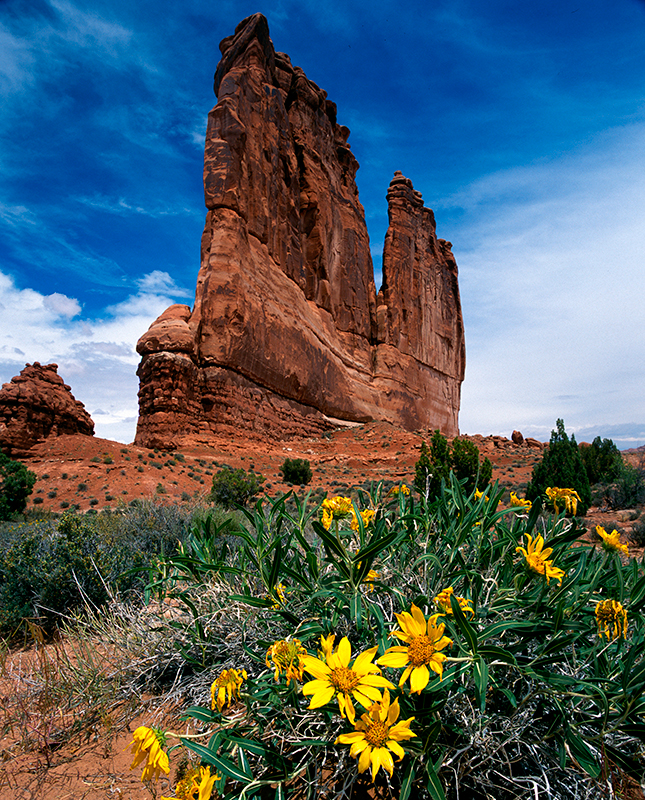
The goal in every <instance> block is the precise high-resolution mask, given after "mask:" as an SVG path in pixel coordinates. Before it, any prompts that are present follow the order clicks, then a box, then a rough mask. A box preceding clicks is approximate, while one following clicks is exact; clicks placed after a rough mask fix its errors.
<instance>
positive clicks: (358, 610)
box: [349, 589, 363, 631]
mask: <svg viewBox="0 0 645 800" xmlns="http://www.w3.org/2000/svg"><path fill="white" fill-rule="evenodd" d="M349 613H350V616H351V618H352V619H353V620H354V623H355V624H356V628H357V629H358V630H359V631H360V630H361V628H362V627H363V625H362V623H363V605H362V603H361V593H360V591H359V590H358V589H356V590H355V591H354V594H353V595H352V597H351V600H350V604H349Z"/></svg>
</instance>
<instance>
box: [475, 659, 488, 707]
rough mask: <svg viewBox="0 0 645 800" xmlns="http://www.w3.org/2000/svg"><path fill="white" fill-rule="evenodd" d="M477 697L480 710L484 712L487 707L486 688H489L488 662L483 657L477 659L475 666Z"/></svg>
mask: <svg viewBox="0 0 645 800" xmlns="http://www.w3.org/2000/svg"><path fill="white" fill-rule="evenodd" d="M473 677H474V679H475V697H476V699H477V700H478V702H479V710H480V711H481V712H482V713H483V712H484V709H485V708H486V690H487V689H488V664H487V663H486V662H485V661H484V659H483V658H481V657H480V658H478V659H477V660H476V661H475V668H474V676H473Z"/></svg>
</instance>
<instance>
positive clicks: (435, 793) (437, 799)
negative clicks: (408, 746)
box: [426, 761, 446, 800]
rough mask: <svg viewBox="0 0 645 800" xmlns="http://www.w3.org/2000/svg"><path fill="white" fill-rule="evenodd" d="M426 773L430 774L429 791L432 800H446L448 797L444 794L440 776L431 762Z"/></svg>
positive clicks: (428, 763) (427, 765)
mask: <svg viewBox="0 0 645 800" xmlns="http://www.w3.org/2000/svg"><path fill="white" fill-rule="evenodd" d="M426 772H427V774H428V784H427V789H428V791H429V792H430V796H431V797H432V800H446V795H445V794H444V791H443V786H442V785H441V781H440V780H439V776H438V775H437V773H436V772H435V768H434V766H433V764H432V763H431V762H430V761H428V762H427V764H426Z"/></svg>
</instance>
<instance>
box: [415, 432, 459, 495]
mask: <svg viewBox="0 0 645 800" xmlns="http://www.w3.org/2000/svg"><path fill="white" fill-rule="evenodd" d="M449 475H450V447H449V445H448V440H447V439H446V437H445V436H443V435H442V434H441V433H440V432H439V431H435V432H434V433H433V435H432V439H431V440H430V449H428V446H427V445H426V443H425V441H423V442H421V451H420V454H419V460H418V461H417V463H416V464H415V465H414V486H415V488H416V490H417V491H418V492H419V494H420V495H422V496H424V497H436V496H437V495H438V494H439V492H440V490H441V481H442V480H443V481H447V480H448V476H449Z"/></svg>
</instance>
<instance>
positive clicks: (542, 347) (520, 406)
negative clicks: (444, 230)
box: [451, 125, 645, 439]
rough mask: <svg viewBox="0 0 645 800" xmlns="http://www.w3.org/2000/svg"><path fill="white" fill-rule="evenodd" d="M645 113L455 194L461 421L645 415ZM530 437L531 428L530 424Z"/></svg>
mask: <svg viewBox="0 0 645 800" xmlns="http://www.w3.org/2000/svg"><path fill="white" fill-rule="evenodd" d="M644 156H645V125H634V126H631V127H626V128H621V129H618V130H615V131H612V132H610V133H608V134H606V135H604V136H603V137H601V138H599V139H598V140H596V141H593V142H591V143H589V144H587V145H585V146H584V147H581V148H579V150H578V151H577V152H573V153H570V154H565V155H563V156H561V157H560V158H557V159H553V160H550V161H548V162H544V163H540V164H536V165H532V166H528V167H525V168H521V169H514V170H508V171H504V172H500V173H497V174H494V175H490V176H488V177H486V178H484V179H482V180H480V181H478V182H477V183H475V184H473V185H471V186H469V187H467V188H466V189H465V190H464V191H463V192H461V193H460V195H459V196H456V197H453V198H451V203H452V204H453V205H459V206H461V207H462V208H463V209H464V210H465V212H466V213H465V215H464V221H463V223H462V227H461V230H460V231H459V232H458V233H454V234H452V238H453V241H454V242H455V243H456V245H455V251H456V253H457V259H458V263H459V265H460V286H461V294H462V303H463V307H464V320H465V326H466V352H467V372H466V380H465V382H464V385H463V394H462V412H461V415H460V427H461V429H462V430H463V431H464V432H470V433H500V434H503V435H507V436H508V435H510V432H511V431H512V430H513V429H514V428H519V429H521V430H522V431H523V432H526V431H533V432H534V433H533V435H538V438H542V439H544V438H548V435H549V431H550V430H551V428H553V426H554V424H555V420H556V418H558V417H562V418H564V420H565V424H566V425H567V429H569V428H571V429H573V430H575V429H576V428H583V427H586V428H591V427H594V426H595V427H598V426H601V427H602V426H609V425H618V424H623V423H628V422H631V421H632V420H636V421H637V422H638V421H639V417H640V416H641V415H642V399H641V398H642V396H643V394H644V393H645V376H644V375H643V372H642V369H640V367H639V365H641V364H642V363H643V354H644V353H645V317H644V315H643V312H642V298H643V296H645V272H644V271H643V268H642V265H643V257H644V255H645V229H644V228H643V223H642V220H643V217H644V216H645V178H644V176H643V173H642V169H641V165H642V163H643V157H644ZM529 435H530V434H529Z"/></svg>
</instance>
